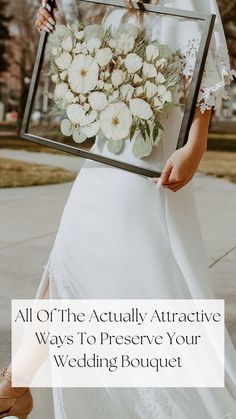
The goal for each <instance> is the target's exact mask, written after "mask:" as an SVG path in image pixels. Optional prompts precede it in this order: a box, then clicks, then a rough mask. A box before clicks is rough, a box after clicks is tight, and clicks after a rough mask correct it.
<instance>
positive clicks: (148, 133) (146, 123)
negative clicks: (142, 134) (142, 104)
mask: <svg viewBox="0 0 236 419" xmlns="http://www.w3.org/2000/svg"><path fill="white" fill-rule="evenodd" d="M144 124H145V129H146V132H147V135H148V136H149V137H150V135H151V132H150V126H149V123H148V121H144Z"/></svg>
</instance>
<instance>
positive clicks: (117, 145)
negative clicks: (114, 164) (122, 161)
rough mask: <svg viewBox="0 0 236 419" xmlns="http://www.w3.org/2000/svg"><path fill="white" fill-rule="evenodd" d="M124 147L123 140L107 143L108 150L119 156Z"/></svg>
mask: <svg viewBox="0 0 236 419" xmlns="http://www.w3.org/2000/svg"><path fill="white" fill-rule="evenodd" d="M122 147H123V140H109V141H108V143H107V149H108V151H110V152H111V153H114V154H117V153H119V152H120V151H121V149H122Z"/></svg>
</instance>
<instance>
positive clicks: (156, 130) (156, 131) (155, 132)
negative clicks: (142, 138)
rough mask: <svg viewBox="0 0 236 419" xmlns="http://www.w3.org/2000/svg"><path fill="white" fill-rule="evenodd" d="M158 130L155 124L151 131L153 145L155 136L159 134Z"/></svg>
mask: <svg viewBox="0 0 236 419" xmlns="http://www.w3.org/2000/svg"><path fill="white" fill-rule="evenodd" d="M159 130H160V128H159V126H158V125H157V124H155V125H154V127H153V130H152V140H153V143H155V141H156V139H157V136H158V134H159Z"/></svg>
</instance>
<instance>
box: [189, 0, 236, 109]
mask: <svg viewBox="0 0 236 419" xmlns="http://www.w3.org/2000/svg"><path fill="white" fill-rule="evenodd" d="M208 9H209V12H211V13H214V14H215V15H216V22H215V27H214V32H213V35H212V40H211V45H210V48H209V52H208V57H207V61H206V66H205V71H204V74H203V79H202V83H201V88H200V92H199V96H198V101H197V106H199V108H200V110H201V112H202V113H204V112H205V110H207V109H211V108H213V109H220V108H221V106H222V100H223V99H225V100H227V99H229V93H228V91H227V88H226V86H227V85H229V84H230V82H231V81H232V79H233V77H234V76H236V72H235V71H234V70H231V69H230V60H229V54H228V47H227V43H226V39H225V34H224V29H223V25H222V22H221V17H220V13H219V9H218V6H217V2H216V0H208Z"/></svg>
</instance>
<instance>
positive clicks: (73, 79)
mask: <svg viewBox="0 0 236 419" xmlns="http://www.w3.org/2000/svg"><path fill="white" fill-rule="evenodd" d="M50 42H51V49H50V67H51V73H50V76H51V78H52V81H53V82H54V91H53V94H52V95H51V97H52V99H53V101H54V104H55V107H56V109H57V111H59V112H61V113H62V114H63V119H62V121H61V125H60V129H61V132H62V133H63V135H65V136H72V138H73V140H74V141H75V142H77V143H82V142H84V141H85V140H86V139H87V138H91V137H94V136H96V135H102V136H103V137H104V138H105V139H106V140H107V147H108V150H109V151H110V152H112V153H119V152H120V151H121V150H122V147H123V144H124V141H129V140H130V141H131V140H132V139H133V145H132V151H133V154H134V155H135V156H136V157H138V158H143V157H146V156H148V155H149V154H150V153H151V152H152V149H153V147H154V146H157V145H158V143H159V141H160V139H161V136H162V132H163V127H162V125H161V123H160V117H161V115H162V114H163V113H164V112H168V111H169V110H170V109H171V107H173V106H176V103H174V100H173V94H174V92H175V90H176V88H177V85H178V81H179V78H180V75H179V74H180V71H179V59H178V54H177V53H175V54H174V53H172V52H171V51H170V49H169V47H168V46H167V45H164V44H161V43H160V42H158V41H154V42H150V41H148V40H147V39H145V37H144V33H143V31H141V30H140V29H138V28H137V27H136V26H134V25H131V24H124V25H120V27H119V28H118V30H117V31H116V34H115V35H114V36H112V31H111V30H110V29H108V30H105V29H104V28H103V26H102V25H97V24H96V25H83V26H82V25H80V26H78V25H77V24H72V25H70V24H68V25H67V26H64V25H60V26H59V27H58V28H57V30H56V32H55V33H54V34H53V35H52V38H51V40H50Z"/></svg>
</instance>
